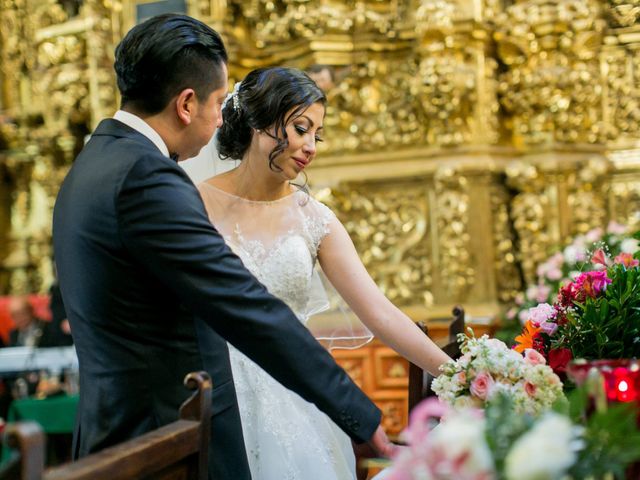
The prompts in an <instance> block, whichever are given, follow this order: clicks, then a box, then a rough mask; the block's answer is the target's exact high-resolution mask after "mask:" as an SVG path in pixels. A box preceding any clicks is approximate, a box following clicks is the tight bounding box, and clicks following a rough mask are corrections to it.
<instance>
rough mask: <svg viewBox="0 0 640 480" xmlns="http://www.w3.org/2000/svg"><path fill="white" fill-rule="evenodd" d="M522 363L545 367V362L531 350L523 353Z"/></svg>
mask: <svg viewBox="0 0 640 480" xmlns="http://www.w3.org/2000/svg"><path fill="white" fill-rule="evenodd" d="M524 361H525V362H526V363H528V364H529V365H545V364H546V363H547V360H546V359H545V358H544V356H542V354H541V353H539V352H537V351H535V350H534V349H533V348H527V349H525V351H524Z"/></svg>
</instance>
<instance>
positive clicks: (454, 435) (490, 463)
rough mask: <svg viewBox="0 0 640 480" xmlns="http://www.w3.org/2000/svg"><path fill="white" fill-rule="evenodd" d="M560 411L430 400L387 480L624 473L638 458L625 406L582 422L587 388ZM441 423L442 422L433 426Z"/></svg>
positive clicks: (638, 440)
mask: <svg viewBox="0 0 640 480" xmlns="http://www.w3.org/2000/svg"><path fill="white" fill-rule="evenodd" d="M576 394H577V395H574V396H573V397H572V399H571V401H570V402H569V403H565V404H564V405H563V406H559V407H558V408H557V411H551V410H550V411H547V412H545V413H544V414H542V415H540V416H539V417H530V416H528V415H522V414H521V413H519V411H518V409H517V408H516V407H515V405H514V403H513V402H512V401H511V399H509V398H508V397H507V396H504V395H497V396H495V397H494V398H493V399H492V400H490V401H489V402H488V403H487V406H486V409H485V410H484V411H480V410H477V409H472V408H461V409H453V408H451V407H449V406H446V405H444V404H442V403H440V402H439V401H438V400H435V399H429V400H427V401H425V402H423V403H421V404H420V405H418V406H417V407H416V408H415V409H414V410H413V411H412V413H411V418H410V420H409V427H408V428H407V429H406V430H405V431H404V432H403V436H404V438H405V439H406V440H407V443H408V445H409V446H408V447H406V448H404V449H403V450H401V451H400V452H399V454H398V455H397V456H396V458H395V459H394V461H393V464H392V467H391V468H390V470H389V471H388V473H387V474H386V475H385V476H384V478H385V480H451V479H456V480H493V479H496V480H498V479H505V480H516V479H517V480H538V479H548V480H560V479H576V480H577V479H584V478H594V479H595V478H624V474H625V469H626V467H627V466H628V465H629V464H631V463H632V462H634V461H637V460H638V459H640V431H638V429H637V426H636V424H635V422H634V413H633V411H631V409H630V408H628V407H629V406H628V405H626V404H621V405H618V406H616V407H613V408H609V409H608V410H606V411H604V412H596V413H595V414H593V415H591V416H590V417H589V419H588V420H584V419H585V418H586V417H585V415H584V406H585V392H584V391H578V392H576ZM436 425H437V426H436Z"/></svg>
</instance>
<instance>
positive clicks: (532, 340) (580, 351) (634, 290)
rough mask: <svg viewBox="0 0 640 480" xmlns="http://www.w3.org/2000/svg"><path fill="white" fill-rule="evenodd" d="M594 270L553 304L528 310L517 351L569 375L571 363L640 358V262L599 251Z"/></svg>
mask: <svg viewBox="0 0 640 480" xmlns="http://www.w3.org/2000/svg"><path fill="white" fill-rule="evenodd" d="M636 237H638V238H640V235H639V234H636ZM636 256H638V253H636ZM590 264H591V265H592V266H593V269H592V270H590V271H585V272H582V273H579V274H577V275H576V276H575V278H574V279H573V280H572V281H568V282H567V283H566V284H564V285H562V286H561V287H560V288H559V292H558V293H557V297H556V300H555V302H553V304H549V303H541V304H540V305H538V306H536V307H533V308H531V309H529V310H528V312H527V321H526V322H525V325H524V329H523V331H522V333H521V334H520V335H519V336H517V337H516V339H515V340H516V342H517V344H516V346H515V350H517V351H518V352H524V351H526V350H527V349H533V350H535V351H536V352H538V353H540V354H541V355H542V356H544V357H545V359H547V360H548V362H549V365H550V366H551V368H553V370H554V371H555V372H556V373H561V374H562V373H564V372H565V370H566V365H567V363H568V362H569V360H571V359H572V358H586V359H603V358H606V359H619V358H633V357H639V356H640V267H639V264H640V261H639V260H638V259H637V258H634V257H633V255H631V254H630V253H627V252H622V253H620V254H618V255H617V256H615V257H614V258H611V256H610V255H608V254H607V252H606V251H605V250H603V249H598V250H596V251H595V252H593V254H592V255H591V257H590Z"/></svg>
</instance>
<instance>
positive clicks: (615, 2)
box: [605, 0, 640, 27]
mask: <svg viewBox="0 0 640 480" xmlns="http://www.w3.org/2000/svg"><path fill="white" fill-rule="evenodd" d="M605 4H607V5H608V6H609V8H608V9H607V13H608V16H609V18H610V19H611V23H612V25H613V26H614V27H631V26H632V25H636V24H638V23H639V22H640V0H607V1H606V2H605Z"/></svg>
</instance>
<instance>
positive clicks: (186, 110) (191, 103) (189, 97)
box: [174, 88, 196, 126]
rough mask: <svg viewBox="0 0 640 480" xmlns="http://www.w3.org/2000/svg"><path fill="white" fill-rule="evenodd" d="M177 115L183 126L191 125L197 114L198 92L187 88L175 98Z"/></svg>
mask: <svg viewBox="0 0 640 480" xmlns="http://www.w3.org/2000/svg"><path fill="white" fill-rule="evenodd" d="M174 105H175V108H176V115H177V116H178V118H179V119H180V122H181V123H182V124H183V125H185V126H186V125H190V124H191V121H192V120H193V116H194V114H195V112H196V92H195V90H193V88H185V89H184V90H182V91H181V92H180V93H179V94H178V96H177V97H175V104H174Z"/></svg>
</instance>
